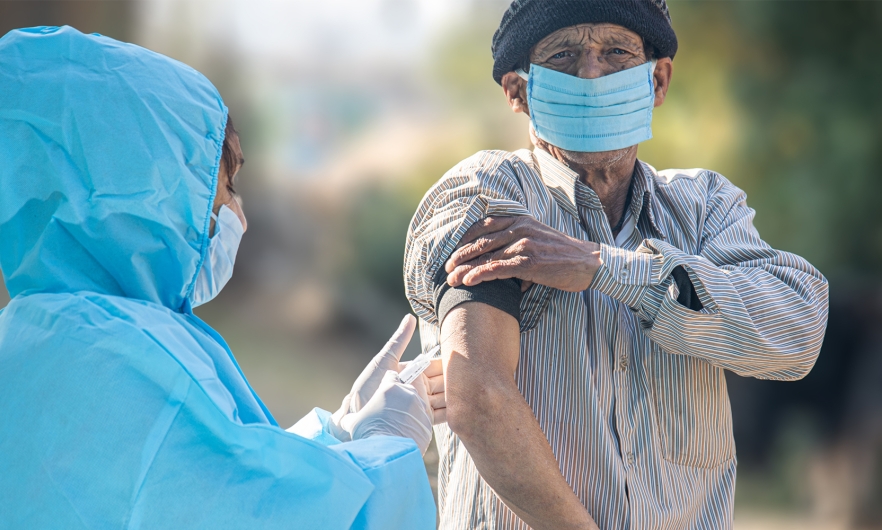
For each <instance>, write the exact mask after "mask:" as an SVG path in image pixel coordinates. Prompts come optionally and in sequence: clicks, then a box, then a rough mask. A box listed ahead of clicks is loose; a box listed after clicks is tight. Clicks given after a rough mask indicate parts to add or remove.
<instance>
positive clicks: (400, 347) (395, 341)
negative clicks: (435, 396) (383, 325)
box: [335, 315, 416, 416]
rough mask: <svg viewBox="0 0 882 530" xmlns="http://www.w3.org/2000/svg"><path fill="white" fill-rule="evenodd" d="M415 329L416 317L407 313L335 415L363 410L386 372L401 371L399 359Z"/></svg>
mask: <svg viewBox="0 0 882 530" xmlns="http://www.w3.org/2000/svg"><path fill="white" fill-rule="evenodd" d="M415 329H416V318H414V316H413V315H405V316H404V319H403V320H402V321H401V324H400V325H399V326H398V329H397V330H396V331H395V333H394V334H393V335H392V338H391V339H389V342H387V343H386V345H385V346H383V349H382V350H380V353H378V354H377V355H375V356H374V358H373V359H371V362H370V363H368V365H367V366H366V367H365V369H364V370H362V372H361V375H360V376H358V379H356V380H355V383H353V385H352V390H350V391H349V394H347V395H346V397H345V398H343V404H342V405H341V406H340V410H338V411H337V413H336V414H335V416H336V415H337V414H339V413H340V412H341V411H342V412H343V413H344V414H348V413H350V412H358V411H359V410H361V408H362V407H363V406H365V404H367V402H368V401H369V400H370V399H371V398H372V397H373V396H374V393H376V391H377V389H378V388H379V387H380V382H381V381H382V380H383V376H384V375H386V372H388V371H389V370H392V371H394V372H399V371H400V369H399V366H398V360H399V359H401V355H402V354H403V353H404V350H405V348H407V345H408V343H410V339H411V337H413V332H414V330H415Z"/></svg>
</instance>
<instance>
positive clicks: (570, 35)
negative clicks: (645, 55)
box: [530, 22, 643, 57]
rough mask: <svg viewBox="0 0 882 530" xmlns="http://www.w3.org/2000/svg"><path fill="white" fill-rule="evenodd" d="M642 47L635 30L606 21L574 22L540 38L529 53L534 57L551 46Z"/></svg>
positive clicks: (641, 41) (640, 39)
mask: <svg viewBox="0 0 882 530" xmlns="http://www.w3.org/2000/svg"><path fill="white" fill-rule="evenodd" d="M575 46H578V47H582V48H590V47H602V46H616V47H627V48H634V47H642V46H643V39H642V38H641V37H640V35H638V34H637V33H636V32H634V31H631V30H630V29H628V28H626V27H624V26H620V25H618V24H611V23H607V22H601V23H586V24H576V25H575V26H567V27H565V28H561V29H559V30H557V31H555V32H553V33H551V34H549V35H547V36H546V37H545V38H543V39H542V40H540V41H539V42H538V43H537V44H536V46H534V47H533V50H532V51H531V53H530V56H531V57H534V56H535V55H536V54H537V53H542V52H545V51H548V50H550V49H551V48H561V47H566V48H569V47H575Z"/></svg>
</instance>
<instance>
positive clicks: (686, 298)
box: [671, 266, 704, 311]
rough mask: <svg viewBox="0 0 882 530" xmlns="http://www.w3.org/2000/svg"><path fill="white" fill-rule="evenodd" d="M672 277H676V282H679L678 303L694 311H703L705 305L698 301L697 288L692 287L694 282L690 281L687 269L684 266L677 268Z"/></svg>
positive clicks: (672, 272)
mask: <svg viewBox="0 0 882 530" xmlns="http://www.w3.org/2000/svg"><path fill="white" fill-rule="evenodd" d="M671 276H673V277H674V281H675V282H677V288H678V289H679V290H680V294H679V296H677V302H678V303H679V304H680V305H682V306H683V307H687V308H689V309H691V310H693V311H701V309H702V308H703V307H704V305H703V304H702V303H701V300H699V299H698V294H697V293H696V292H695V286H694V285H692V280H690V279H689V273H688V272H686V269H684V268H683V267H682V266H681V267H676V268H674V270H673V271H671Z"/></svg>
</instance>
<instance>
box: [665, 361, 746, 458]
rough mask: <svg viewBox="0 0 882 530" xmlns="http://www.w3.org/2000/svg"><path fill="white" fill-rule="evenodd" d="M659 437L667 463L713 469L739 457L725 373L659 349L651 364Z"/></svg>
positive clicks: (707, 364) (719, 369)
mask: <svg viewBox="0 0 882 530" xmlns="http://www.w3.org/2000/svg"><path fill="white" fill-rule="evenodd" d="M649 364H650V366H649V368H650V370H649V373H650V382H651V385H652V392H653V402H654V405H655V413H656V422H657V425H658V435H659V439H660V443H661V446H662V450H663V455H664V458H665V460H668V461H670V462H673V463H674V464H678V465H681V466H689V467H700V468H711V467H716V466H719V465H720V464H723V463H725V462H728V461H729V460H731V459H732V458H734V457H735V440H734V438H733V436H732V411H731V407H730V406H729V394H728V391H727V390H726V378H725V375H724V373H723V370H722V369H721V368H717V367H715V366H713V365H711V364H710V363H707V362H705V361H702V360H700V359H696V358H694V357H690V356H688V355H671V354H669V353H666V352H665V351H664V350H663V349H662V348H661V347H659V346H658V345H656V344H653V345H652V357H651V358H650V360H649Z"/></svg>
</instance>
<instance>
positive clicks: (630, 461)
mask: <svg viewBox="0 0 882 530" xmlns="http://www.w3.org/2000/svg"><path fill="white" fill-rule="evenodd" d="M628 465H629V466H633V465H634V453H632V452H631V451H628Z"/></svg>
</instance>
